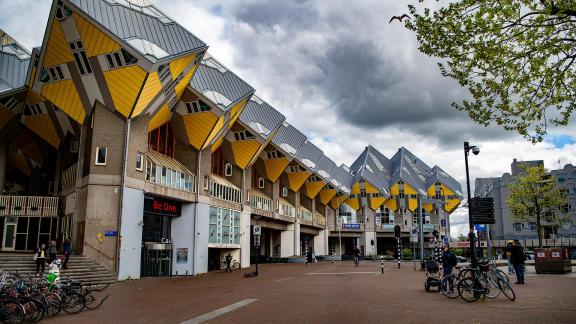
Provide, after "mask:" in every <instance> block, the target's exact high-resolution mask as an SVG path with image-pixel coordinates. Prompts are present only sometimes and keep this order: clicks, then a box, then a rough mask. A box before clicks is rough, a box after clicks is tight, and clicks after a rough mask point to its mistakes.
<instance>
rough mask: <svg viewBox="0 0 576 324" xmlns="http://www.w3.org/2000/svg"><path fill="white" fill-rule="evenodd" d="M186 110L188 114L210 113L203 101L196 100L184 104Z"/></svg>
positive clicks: (208, 107)
mask: <svg viewBox="0 0 576 324" xmlns="http://www.w3.org/2000/svg"><path fill="white" fill-rule="evenodd" d="M186 110H187V111H188V113H189V114H191V113H195V112H202V111H210V106H208V105H207V104H206V103H205V102H204V101H202V100H197V101H192V102H187V103H186Z"/></svg>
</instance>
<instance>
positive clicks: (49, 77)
mask: <svg viewBox="0 0 576 324" xmlns="http://www.w3.org/2000/svg"><path fill="white" fill-rule="evenodd" d="M63 79H64V73H62V69H61V68H60V66H52V67H49V68H47V69H43V70H42V72H41V73H40V81H41V82H43V83H48V82H54V81H60V80H63Z"/></svg>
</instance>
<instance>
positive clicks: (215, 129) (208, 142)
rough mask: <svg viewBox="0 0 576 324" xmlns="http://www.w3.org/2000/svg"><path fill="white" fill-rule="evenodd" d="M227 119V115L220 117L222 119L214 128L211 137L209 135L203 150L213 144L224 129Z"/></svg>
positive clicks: (219, 119)
mask: <svg viewBox="0 0 576 324" xmlns="http://www.w3.org/2000/svg"><path fill="white" fill-rule="evenodd" d="M225 118H226V117H225V115H222V116H220V118H218V121H217V122H216V124H215V125H214V127H212V131H211V132H210V135H208V138H207V139H206V142H204V146H202V148H206V147H207V146H208V145H210V142H212V140H213V139H214V137H215V136H216V135H217V134H218V132H220V130H222V128H223V127H224V119H225Z"/></svg>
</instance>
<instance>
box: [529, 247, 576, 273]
mask: <svg viewBox="0 0 576 324" xmlns="http://www.w3.org/2000/svg"><path fill="white" fill-rule="evenodd" d="M534 267H535V268H536V273H568V272H572V264H571V260H570V255H569V254H568V248H561V247H555V248H536V249H534Z"/></svg>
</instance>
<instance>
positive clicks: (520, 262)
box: [510, 240, 526, 285]
mask: <svg viewBox="0 0 576 324" xmlns="http://www.w3.org/2000/svg"><path fill="white" fill-rule="evenodd" d="M510 254H511V256H510V258H511V259H512V265H513V266H514V270H515V271H516V284H519V285H523V284H525V282H524V261H525V260H526V252H524V248H523V247H522V245H521V244H520V241H519V240H514V244H513V245H512V249H511V251H510Z"/></svg>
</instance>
